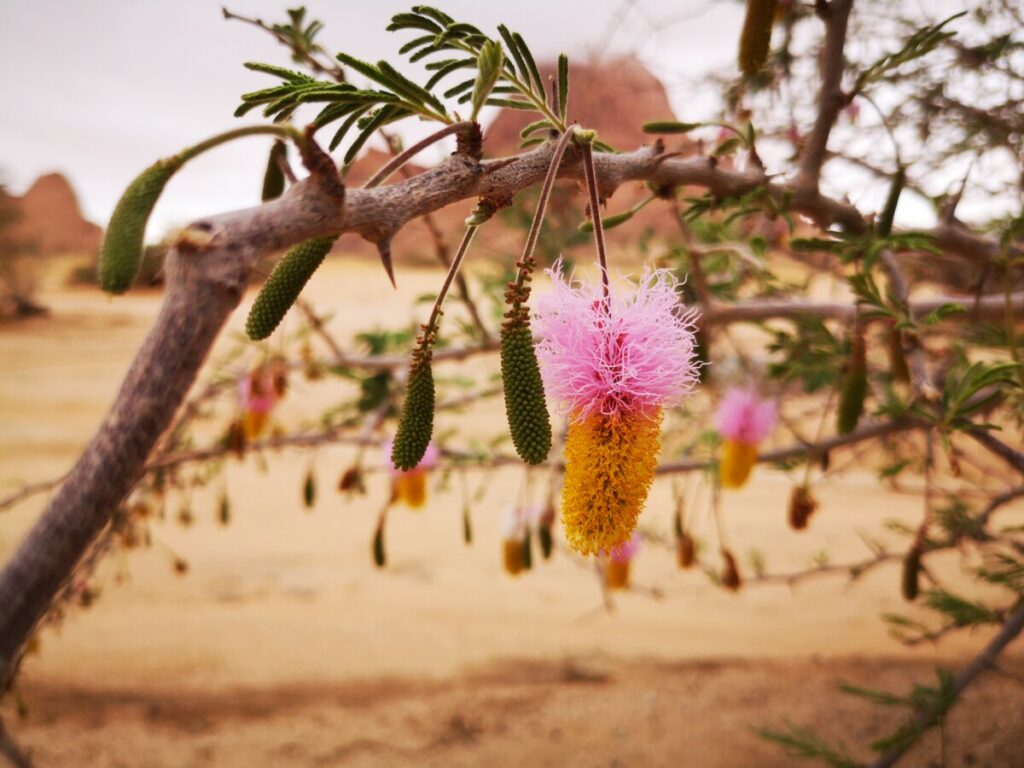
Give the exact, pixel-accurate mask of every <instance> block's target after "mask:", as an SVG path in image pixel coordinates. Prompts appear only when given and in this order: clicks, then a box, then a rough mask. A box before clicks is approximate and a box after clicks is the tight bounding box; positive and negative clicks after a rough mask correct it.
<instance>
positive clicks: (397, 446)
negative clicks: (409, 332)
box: [391, 359, 434, 470]
mask: <svg viewBox="0 0 1024 768" xmlns="http://www.w3.org/2000/svg"><path fill="white" fill-rule="evenodd" d="M433 434H434V373H433V371H432V369H431V367H430V361H429V359H426V360H423V359H418V360H417V361H416V362H414V363H413V365H412V367H411V368H410V370H409V385H408V387H407V388H406V390H405V402H404V403H403V404H402V415H401V417H400V418H399V420H398V431H397V432H395V442H394V444H393V445H392V448H391V462H392V463H393V464H394V465H395V466H396V467H397V468H398V469H402V470H409V469H412V468H414V467H415V466H416V465H417V464H419V463H420V459H422V458H423V454H424V453H426V452H427V446H428V445H429V444H430V438H431V437H432V436H433Z"/></svg>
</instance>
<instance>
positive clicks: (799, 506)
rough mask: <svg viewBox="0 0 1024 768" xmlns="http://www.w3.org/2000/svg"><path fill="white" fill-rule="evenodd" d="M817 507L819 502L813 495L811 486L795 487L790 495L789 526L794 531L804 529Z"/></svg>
mask: <svg viewBox="0 0 1024 768" xmlns="http://www.w3.org/2000/svg"><path fill="white" fill-rule="evenodd" d="M817 508H818V502H817V500H815V498H814V496H812V495H811V489H810V488H808V487H807V486H806V485H798V486H796V487H795V488H793V492H792V493H791V494H790V495H789V527H790V528H792V529H793V530H794V531H802V530H803V529H804V528H806V527H807V521H808V520H810V519H811V515H813V514H814V511H815V510H816V509H817Z"/></svg>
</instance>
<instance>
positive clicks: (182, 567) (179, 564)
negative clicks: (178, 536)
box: [173, 557, 188, 576]
mask: <svg viewBox="0 0 1024 768" xmlns="http://www.w3.org/2000/svg"><path fill="white" fill-rule="evenodd" d="M173 568H174V572H175V573H176V574H178V575H179V576H184V575H185V574H187V573H188V560H186V559H185V558H183V557H176V558H174V564H173Z"/></svg>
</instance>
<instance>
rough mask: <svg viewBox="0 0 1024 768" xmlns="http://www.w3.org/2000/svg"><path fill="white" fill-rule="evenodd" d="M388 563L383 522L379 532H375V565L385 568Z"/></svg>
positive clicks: (378, 527)
mask: <svg viewBox="0 0 1024 768" xmlns="http://www.w3.org/2000/svg"><path fill="white" fill-rule="evenodd" d="M387 562H388V560H387V557H386V556H385V554H384V521H383V520H381V522H380V524H379V525H378V526H377V530H376V531H374V532H373V563H374V565H376V566H377V567H378V568H383V567H384V566H385V565H387Z"/></svg>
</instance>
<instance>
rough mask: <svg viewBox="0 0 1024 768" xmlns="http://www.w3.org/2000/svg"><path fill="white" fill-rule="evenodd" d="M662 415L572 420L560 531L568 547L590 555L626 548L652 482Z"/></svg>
mask: <svg viewBox="0 0 1024 768" xmlns="http://www.w3.org/2000/svg"><path fill="white" fill-rule="evenodd" d="M661 417H662V411H661V409H660V408H658V409H656V410H654V411H653V412H651V411H648V412H646V413H645V412H642V411H641V412H634V413H623V414H620V415H616V416H604V415H602V414H600V413H594V414H591V415H589V416H587V417H585V418H583V419H582V420H579V419H573V421H572V422H571V424H570V425H569V432H568V435H567V437H566V440H565V482H564V485H563V486H562V525H563V527H564V528H565V537H566V539H567V540H568V542H569V546H571V547H572V548H573V549H575V550H576V551H577V552H579V553H580V554H584V555H594V554H597V553H598V552H601V551H602V550H610V549H612V548H613V547H617V546H619V545H621V544H624V543H625V542H627V541H628V540H629V538H630V536H631V535H632V533H633V530H634V529H635V528H636V521H637V518H638V517H639V516H640V512H641V511H642V510H643V507H644V502H645V501H646V500H647V492H648V491H649V490H650V488H651V483H653V482H654V469H655V467H656V466H657V463H658V450H659V448H660V447H661V445H660V443H661V441H660V430H661Z"/></svg>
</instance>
